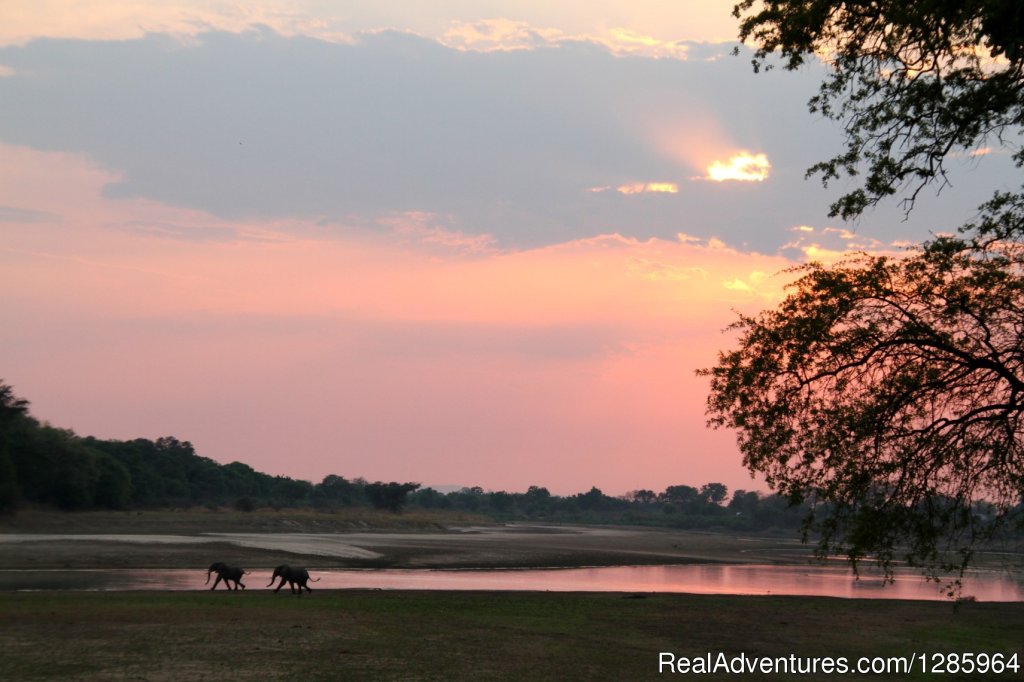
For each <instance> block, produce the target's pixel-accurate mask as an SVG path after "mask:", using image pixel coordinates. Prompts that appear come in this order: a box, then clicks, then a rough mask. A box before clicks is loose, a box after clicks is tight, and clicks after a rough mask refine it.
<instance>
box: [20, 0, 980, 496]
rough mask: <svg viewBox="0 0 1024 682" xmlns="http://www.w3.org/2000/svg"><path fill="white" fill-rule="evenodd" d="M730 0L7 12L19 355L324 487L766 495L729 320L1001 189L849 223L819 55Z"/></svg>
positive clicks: (76, 392)
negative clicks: (756, 30) (743, 449)
mask: <svg viewBox="0 0 1024 682" xmlns="http://www.w3.org/2000/svg"><path fill="white" fill-rule="evenodd" d="M732 4H733V3H732V2H731V0H730V1H729V2H721V1H719V0H707V1H705V2H684V3H674V4H670V5H666V4H665V3H661V2H655V1H654V0H637V2H633V3H629V4H628V5H627V4H621V3H619V4H615V3H606V4H603V5H602V6H601V7H600V8H597V9H595V6H594V4H593V3H590V2H582V1H579V2H577V1H576V0H572V1H570V2H564V3H554V4H552V3H549V2H544V3H542V2H532V1H530V2H522V1H520V0H473V1H472V2H471V1H469V0H465V1H463V0H450V1H446V2H437V3H419V4H414V5H413V4H410V3H406V2H399V1H398V0H373V2H370V1H366V2H363V1H362V0H353V1H352V2H346V3H334V2H326V0H301V1H299V2H289V3H279V2H273V1H266V2H253V3H246V4H245V6H244V7H243V6H241V5H230V4H224V3H214V2H204V1H201V0H179V1H177V2H163V1H161V2H156V1H148V0H136V1H135V2H129V3H125V2H110V1H107V0H88V1H87V2H70V0H46V1H45V2H38V3H22V5H20V6H19V7H17V8H13V9H8V10H5V12H4V13H3V14H4V21H0V100H3V101H5V102H7V103H10V108H9V110H8V111H7V112H5V114H9V115H5V116H4V117H2V118H0V291H3V292H4V294H3V295H2V296H0V319H3V320H4V324H3V326H2V327H0V357H3V359H4V363H3V368H2V370H0V378H2V379H4V380H5V381H6V382H7V383H9V384H11V385H12V386H14V389H15V391H16V393H17V394H18V395H20V396H23V397H25V398H27V399H29V400H30V401H31V402H32V405H33V413H34V414H35V415H36V416H37V417H38V418H40V419H42V420H47V421H49V422H51V423H52V424H54V425H56V426H61V427H67V428H71V429H74V430H75V431H76V432H77V433H79V434H82V435H95V436H97V437H100V438H115V439H130V438H135V437H145V438H157V437H160V436H167V435H170V436H174V437H177V438H179V439H183V440H188V441H191V442H192V443H193V444H194V445H195V447H196V449H197V450H198V452H199V453H200V454H202V455H204V456H208V457H211V458H213V459H215V460H218V461H221V462H230V461H233V460H240V461H243V462H245V463H247V464H249V465H251V466H253V467H254V468H256V469H258V470H261V471H265V472H268V473H271V474H282V475H288V476H292V477H298V478H305V479H308V480H313V481H319V480H320V479H322V478H323V477H324V476H325V475H327V474H332V473H333V474H340V475H343V476H346V477H350V478H351V477H356V476H363V477H365V478H367V479H371V480H378V479H382V480H400V481H418V482H421V483H423V484H425V485H467V486H472V485H478V486H481V487H483V488H485V489H492V490H499V489H506V490H512V491H515V490H519V491H521V490H525V489H526V488H527V487H528V486H530V485H542V486H547V487H548V488H550V489H551V490H552V491H554V492H556V493H560V494H571V493H575V492H580V491H585V490H588V489H589V488H590V487H591V486H597V487H599V488H601V489H602V490H603V491H604V492H606V493H608V494H613V495H617V494H622V493H625V492H627V491H630V490H634V489H639V488H649V489H653V490H656V491H660V490H663V489H664V488H665V487H667V486H669V485H676V484H689V485H697V486H699V485H701V484H703V483H706V482H710V481H718V482H722V483H725V484H726V485H727V486H729V488H730V489H732V490H735V489H738V488H745V489H751V488H755V489H761V488H762V485H761V484H760V483H759V482H757V481H752V480H751V479H750V477H749V475H748V474H747V472H746V471H745V470H744V468H743V467H742V465H741V462H740V457H739V454H738V451H737V449H736V446H735V443H734V439H733V435H732V434H730V433H728V432H712V431H710V430H708V429H707V428H706V427H705V424H704V400H705V396H706V389H707V386H706V382H705V381H704V380H702V379H699V378H697V377H696V376H695V375H694V371H695V370H696V369H698V368H702V367H707V366H709V365H712V364H713V363H714V362H715V359H716V353H717V351H718V350H719V349H724V348H727V347H728V346H729V344H730V343H731V337H730V336H729V335H728V334H725V333H723V330H724V329H725V327H726V326H727V325H729V324H730V323H731V322H732V321H733V320H734V319H735V317H736V313H737V312H742V313H746V314H753V313H755V312H757V311H758V310H761V309H763V308H765V307H768V306H771V305H773V304H775V303H776V302H778V301H779V300H780V299H781V296H782V292H783V287H784V285H785V282H786V278H787V276H789V275H787V274H784V273H783V271H784V270H786V269H787V268H789V267H791V266H793V265H794V264H797V263H799V262H802V261H805V260H807V259H808V258H816V259H830V258H835V257H838V255H839V254H840V253H842V252H843V251H846V250H849V249H869V250H877V249H880V248H891V244H892V243H893V242H894V241H895V240H897V239H911V240H913V239H914V238H916V237H918V236H921V235H924V234H927V231H928V230H933V229H940V228H942V227H946V226H945V225H943V224H942V223H941V222H937V221H935V220H934V218H935V216H940V217H942V218H943V219H945V217H946V216H952V215H956V214H957V211H958V210H960V209H961V208H962V207H963V206H964V205H966V206H974V205H976V203H977V202H974V201H973V200H966V201H965V200H962V199H961V195H960V194H958V193H955V192H946V193H945V194H944V196H943V198H942V199H943V201H945V202H946V203H945V204H937V205H938V206H939V208H937V209H936V211H935V212H933V213H931V214H927V213H925V217H926V220H925V221H924V222H923V223H918V224H917V225H916V226H915V224H914V223H913V221H910V222H906V223H904V222H902V221H899V220H897V221H896V222H887V221H888V217H887V216H888V214H885V213H884V212H880V213H879V214H876V215H875V216H873V217H869V218H867V219H866V220H864V221H863V223H862V224H860V225H858V226H855V227H854V228H852V229H847V228H849V226H845V227H844V226H836V225H833V224H832V223H830V222H828V221H827V219H826V218H825V217H824V216H825V214H826V212H827V205H828V202H829V200H830V198H831V197H830V196H829V195H827V194H825V193H823V192H821V190H820V189H819V188H818V185H817V183H815V182H810V183H808V182H805V180H804V177H803V174H804V170H805V169H806V167H807V166H808V165H809V164H810V163H813V162H814V161H818V160H820V159H822V158H824V157H826V156H827V155H828V154H829V153H831V152H833V151H835V150H834V149H833V148H829V145H831V144H833V143H834V142H835V141H836V139H837V137H836V132H835V131H834V130H833V129H832V128H830V127H829V126H827V125H824V124H822V122H821V121H820V120H819V121H812V120H810V119H808V118H807V117H806V111H805V105H804V100H805V99H806V95H807V94H809V93H812V92H813V91H814V87H815V85H816V83H817V78H818V75H820V74H818V73H817V72H814V71H813V70H812V71H811V73H809V74H808V75H806V76H800V77H798V76H796V75H792V74H788V75H786V77H785V78H780V77H777V78H776V79H775V80H767V79H766V77H765V76H756V77H755V76H754V75H753V74H751V73H750V69H749V62H748V61H747V60H746V58H743V57H741V58H732V57H727V56H726V55H727V54H728V52H729V50H730V49H731V46H729V45H723V44H722V42H721V41H723V40H727V39H730V38H731V37H732V36H734V35H735V32H736V29H735V20H734V19H733V18H732V17H731V16H730V10H731V6H732ZM257 25H259V26H257ZM40 37H49V38H58V39H60V40H48V41H40V40H36V39H37V38H40ZM69 38H70V39H74V40H65V39H69ZM727 59H733V61H726V60H727ZM776 75H777V74H776ZM801 78H802V80H801ZM969 162H970V163H971V164H972V167H971V170H972V173H971V175H970V178H971V179H970V180H969V181H968V182H966V183H961V184H960V185H959V186H958V192H959V191H961V190H963V189H964V188H965V187H966V188H967V189H970V183H971V182H976V183H977V185H978V186H980V187H983V188H987V187H989V186H992V183H991V181H990V178H991V176H986V175H985V173H984V172H981V171H978V170H977V169H976V168H975V166H979V165H980V164H981V163H983V161H982V160H979V159H970V160H969ZM984 162H986V163H987V160H986V161H984ZM996 170H998V168H996ZM986 191H987V189H986ZM951 206H953V207H955V208H956V209H957V210H951V208H950V207H951ZM929 216H930V218H929ZM929 219H930V220H931V222H929ZM890 224H896V225H898V226H899V227H898V229H897V230H890V229H889V225H890ZM922 224H923V225H924V227H923V228H922V227H921V225H922ZM955 224H956V223H954V224H953V226H955ZM915 230H916V232H915ZM688 235H696V236H688Z"/></svg>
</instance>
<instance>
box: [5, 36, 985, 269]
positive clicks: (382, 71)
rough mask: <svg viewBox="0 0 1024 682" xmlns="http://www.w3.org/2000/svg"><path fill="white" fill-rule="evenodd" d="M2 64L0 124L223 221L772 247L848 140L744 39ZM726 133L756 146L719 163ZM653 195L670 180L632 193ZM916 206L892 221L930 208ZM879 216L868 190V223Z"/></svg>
mask: <svg viewBox="0 0 1024 682" xmlns="http://www.w3.org/2000/svg"><path fill="white" fill-rule="evenodd" d="M446 25H449V26H450V24H446ZM517 26H518V24H514V23H513V25H512V27H511V28H509V29H508V30H509V31H511V33H512V35H518V33H517V32H516V31H518V30H519V29H518V28H517ZM498 28H500V27H498ZM480 30H482V29H480ZM494 30H495V31H497V32H498V34H499V35H498V36H497V37H496V38H495V39H496V40H497V38H500V37H501V35H504V34H501V32H500V31H498V29H497V28H495V29H494ZM523 30H527V29H523ZM529 30H533V29H529ZM631 30H634V31H636V33H637V34H641V35H647V34H648V32H646V31H640V30H639V29H638V28H635V29H631ZM565 33H566V34H569V32H568V31H565ZM659 39H661V38H659ZM499 42H500V41H499ZM0 63H3V64H5V65H9V66H10V68H11V69H13V71H14V74H13V75H12V76H10V77H5V78H0V99H2V101H4V102H10V103H12V105H11V106H10V107H8V108H7V109H6V110H5V115H4V116H3V117H2V118H0V141H3V142H5V143H6V144H7V145H8V146H18V147H27V148H33V149H37V150H44V151H53V152H59V153H68V154H72V155H78V157H79V158H87V159H89V160H91V161H92V162H94V164H95V166H96V167H97V168H100V169H103V171H104V173H106V175H107V176H108V180H107V185H106V187H105V190H104V191H105V193H106V195H107V196H108V197H110V198H114V199H117V200H118V201H121V202H125V203H130V202H133V201H155V202H158V203H160V204H164V205H170V206H177V207H183V208H189V209H192V210H196V211H201V212H203V213H205V214H207V215H212V216H215V217H216V218H218V219H222V220H226V221H237V220H249V221H253V222H260V223H265V222H267V221H279V222H281V223H282V224H283V223H292V224H295V225H303V226H304V225H308V224H318V225H321V226H322V231H324V232H329V231H331V230H339V231H344V229H347V228H349V227H362V228H365V229H381V230H390V227H389V226H388V220H389V219H390V217H392V216H396V215H412V214H424V215H432V216H441V217H443V218H442V219H441V221H440V222H439V223H437V224H435V225H433V226H432V227H431V230H433V231H432V232H431V233H430V234H431V235H432V236H430V237H429V238H430V239H433V240H434V241H435V242H437V243H438V244H440V243H441V242H448V243H454V242H457V241H462V242H464V244H466V245H468V244H469V243H470V242H474V240H475V245H474V246H473V247H472V248H480V247H481V246H486V245H490V246H493V247H496V248H501V249H508V248H532V247H537V246H543V245H547V244H557V243H560V242H565V241H571V240H576V239H581V238H585V237H587V236H591V235H594V234H602V233H613V232H621V233H624V234H628V235H629V236H632V237H636V238H640V239H647V238H652V237H654V238H662V239H672V238H674V236H675V235H676V234H677V233H678V232H680V231H682V232H686V233H689V234H694V235H697V236H700V237H702V238H707V237H710V236H712V235H715V236H717V237H718V238H720V239H722V240H724V241H726V242H728V243H729V244H731V245H734V246H738V247H741V248H745V249H756V250H761V251H766V252H771V251H773V250H775V249H777V248H779V247H780V246H782V245H783V244H785V243H786V242H787V241H788V235H787V233H786V230H788V228H789V227H790V226H792V225H795V224H803V223H808V222H811V221H813V220H815V216H817V217H818V218H820V217H823V216H824V215H826V213H827V210H828V204H829V202H830V200H831V199H832V198H833V197H834V194H835V193H834V192H833V193H829V192H824V191H822V190H820V189H819V188H818V187H817V186H815V185H814V184H813V183H807V182H806V181H805V180H804V171H805V169H806V168H807V166H809V165H810V164H812V163H813V162H815V161H817V160H819V159H820V157H821V154H820V153H819V151H818V150H821V149H828V148H829V145H830V144H835V143H837V139H838V138H837V133H836V131H835V130H834V129H831V128H829V126H828V125H827V124H824V123H820V122H819V123H817V124H815V123H814V122H810V123H809V122H808V121H807V120H806V113H805V111H804V104H803V103H804V101H806V98H807V96H809V94H811V93H813V91H814V85H815V83H816V77H817V75H816V73H815V72H814V68H815V67H814V65H811V66H810V67H809V68H808V70H807V71H806V72H801V73H798V74H786V75H781V74H772V75H771V76H765V75H762V76H755V75H754V74H752V73H750V70H749V64H748V63H747V62H746V61H745V60H744V59H742V58H737V59H732V58H730V59H723V60H718V61H710V62H708V61H696V60H678V59H655V58H648V57H642V56H632V57H629V58H621V57H618V56H616V55H615V54H614V53H613V52H612V51H611V49H610V48H609V47H606V46H602V45H598V44H595V43H592V42H581V41H571V40H566V41H558V42H557V44H553V45H545V46H544V48H543V49H533V50H512V51H490V52H487V51H479V50H456V49H452V48H450V47H445V46H444V45H441V44H439V43H438V42H437V41H435V40H429V39H426V38H423V37H419V36H416V35H412V34H409V33H402V32H394V31H385V32H379V33H370V34H360V36H359V37H358V38H357V39H355V40H353V41H352V42H349V43H339V42H327V41H323V40H317V39H312V38H309V37H305V36H301V35H295V36H289V35H285V34H282V33H279V32H277V31H274V30H271V29H269V28H266V27H263V28H261V29H259V30H252V31H246V32H243V33H229V32H213V31H207V32H197V33H195V34H194V35H193V36H192V37H191V38H190V39H189V40H187V41H182V40H180V39H179V38H178V37H177V36H175V35H172V34H147V35H145V36H144V37H141V38H137V39H131V40H117V41H113V40H111V41H73V40H68V41H61V40H47V41H34V42H29V43H27V44H25V45H24V46H20V47H7V48H0ZM595 73H600V74H601V77H600V78H595V77H594V74H595ZM738 149H751V150H757V153H756V154H754V153H751V157H752V160H750V161H749V162H734V163H730V162H729V158H730V157H731V156H736V151H735V150H738ZM760 154H763V155H764V157H765V162H767V159H769V158H770V159H771V167H770V173H771V182H739V181H731V182H724V181H723V182H687V181H686V179H687V178H692V177H694V175H695V174H701V175H702V176H703V175H705V174H706V172H707V167H708V166H709V165H710V164H711V163H712V161H715V160H718V161H719V162H720V165H721V166H722V168H723V169H724V177H734V178H740V177H750V178H758V177H763V176H764V174H765V173H766V172H767V167H766V165H765V164H760V162H759V156H758V155H760ZM640 183H643V185H644V191H643V192H642V193H641V192H635V193H634V194H626V193H620V192H619V191H604V192H588V191H584V190H585V189H586V188H604V187H607V188H613V189H617V188H620V187H621V188H624V191H626V192H628V191H633V190H631V189H630V188H632V187H634V186H635V185H639V184H640ZM670 186H674V187H675V189H676V192H674V193H672V192H660V193H659V192H657V191H656V190H657V189H659V188H663V189H668V188H669V187H670ZM958 190H959V186H958ZM655 195H658V196H661V197H663V198H666V199H667V198H669V197H671V201H639V200H637V198H638V196H643V197H653V196H655ZM962 196H966V194H964V195H960V194H959V193H958V195H957V200H958V201H961V202H962V201H964V199H963V198H962ZM943 199H944V200H945V198H943ZM978 203H980V202H978ZM915 214H916V215H925V217H924V218H923V219H922V220H920V221H919V222H914V221H915V220H916V215H915V218H913V219H912V221H911V222H908V223H902V222H901V223H900V229H901V232H902V234H901V236H903V237H913V236H915V235H917V234H922V235H927V233H928V230H929V229H932V228H933V227H935V225H936V222H935V221H934V218H935V214H932V215H931V216H930V217H929V216H927V215H926V214H924V213H923V212H922V213H918V212H915ZM944 214H945V215H947V216H948V215H950V214H951V212H950V211H948V210H947V211H944ZM899 218H900V219H902V216H899ZM939 225H940V226H944V225H943V224H942V223H939ZM888 227H889V222H888V218H887V215H886V214H885V213H884V211H879V212H878V213H876V214H873V215H872V216H870V217H868V218H866V219H865V220H864V221H863V223H862V224H861V225H860V226H859V228H858V229H859V231H860V233H862V234H868V235H872V234H874V235H876V236H877V235H879V234H882V233H883V231H884V230H885V229H887V228H888ZM954 227H955V224H954V225H948V228H950V229H952V228H954ZM302 229H305V228H304V227H303V228H302ZM422 236H423V237H424V238H426V237H427V234H426V233H424V234H423V235H422ZM442 248H444V247H442Z"/></svg>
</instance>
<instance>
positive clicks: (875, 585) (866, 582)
mask: <svg viewBox="0 0 1024 682" xmlns="http://www.w3.org/2000/svg"><path fill="white" fill-rule="evenodd" d="M311 574H312V576H313V578H314V579H319V581H318V582H314V583H312V584H311V587H312V588H313V589H314V590H318V589H385V590H392V589H411V590H502V591H504V590H531V591H553V592H574V591H588V592H625V593H643V592H679V593H696V594H737V595H769V594H771V595H806V596H822V597H841V598H854V599H856V598H868V599H929V600H941V599H947V598H948V597H947V596H946V594H945V592H944V590H943V589H942V588H941V586H939V585H937V584H935V583H933V582H927V581H925V580H924V579H923V578H922V577H921V576H920V574H918V573H914V572H909V571H898V572H897V573H896V575H895V580H894V581H893V582H891V583H888V582H886V581H885V580H884V579H883V578H882V577H881V576H880V575H879V574H877V573H874V572H868V573H864V574H862V575H861V577H860V578H859V579H857V578H856V577H854V576H853V574H852V573H851V571H850V570H849V568H847V567H845V566H843V567H840V566H822V565H803V566H778V565H721V564H716V565H708V564H701V565H671V566H611V567H598V568H565V569H516V570H425V569H372V570H313V571H311ZM269 579H270V572H269V571H267V570H263V571H259V570H257V571H255V572H253V573H252V574H251V575H247V576H246V577H245V579H244V582H246V583H247V587H248V589H249V590H252V589H254V588H255V589H258V590H259V589H265V588H266V586H267V582H268V581H269ZM205 580H206V572H205V571H197V570H194V569H193V570H189V569H163V570H125V569H121V570H118V569H103V570H86V569H79V570H36V571H24V570H19V571H0V589H3V590H100V591H104V590H107V591H123V590H202V589H206V585H205ZM218 589H223V588H218ZM287 590H288V587H287V586H285V588H284V590H282V592H284V591H287ZM962 594H963V595H964V596H968V595H969V596H971V597H974V598H975V599H977V600H978V601H1015V602H1019V601H1024V584H1022V581H1021V577H1020V576H1016V577H1015V576H1013V575H1011V574H1008V573H1006V572H1000V571H991V572H986V571H973V572H971V573H969V574H968V576H967V577H966V578H965V580H964V587H963V591H962Z"/></svg>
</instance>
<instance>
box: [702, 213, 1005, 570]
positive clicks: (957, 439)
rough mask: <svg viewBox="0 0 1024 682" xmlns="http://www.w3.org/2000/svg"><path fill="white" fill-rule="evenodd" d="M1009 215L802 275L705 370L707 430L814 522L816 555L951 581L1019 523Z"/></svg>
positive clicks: (744, 320)
mask: <svg viewBox="0 0 1024 682" xmlns="http://www.w3.org/2000/svg"><path fill="white" fill-rule="evenodd" d="M1005 208H1006V206H1005V204H1003V203H1002V202H999V201H994V202H992V203H990V204H989V205H988V207H987V212H986V213H985V216H984V219H983V220H982V221H981V222H980V223H979V224H977V225H973V226H970V227H969V228H968V229H967V230H966V231H965V233H969V234H973V235H974V236H973V237H970V238H966V237H960V238H953V237H944V238H938V239H935V240H933V241H931V242H929V243H927V244H925V245H924V246H923V247H922V248H920V249H919V250H918V251H916V252H915V253H914V254H913V255H911V256H908V257H905V258H886V257H872V256H868V255H861V256H855V257H852V258H851V259H849V260H847V261H845V262H842V263H840V264H837V265H835V266H831V267H826V266H823V265H819V264H814V263H812V264H809V265H805V266H803V267H800V268H798V269H797V271H798V272H799V274H800V277H799V278H798V279H797V280H796V282H795V283H793V284H792V285H791V293H790V294H789V296H788V297H787V298H786V299H785V300H784V301H783V303H782V304H781V305H780V306H779V307H778V308H776V309H774V310H769V311H766V312H763V313H761V314H760V315H758V316H756V317H741V319H740V320H739V321H738V322H737V323H736V324H735V325H734V327H735V328H736V329H737V330H738V331H739V332H740V340H739V344H738V347H737V348H736V349H735V350H732V351H729V352H725V353H721V354H720V355H719V362H718V365H717V366H716V367H714V368H711V369H706V370H702V372H701V373H703V374H705V375H707V376H710V377H711V393H710V396H709V398H708V412H709V417H710V423H711V424H712V425H714V426H716V427H720V426H725V427H730V428H733V429H735V430H736V431H737V433H738V440H739V445H740V450H741V451H742V453H743V457H744V462H745V464H746V465H747V466H748V467H749V468H750V469H751V470H752V471H757V472H761V473H763V474H764V475H765V477H766V479H767V482H768V483H769V485H771V486H772V487H773V488H774V489H777V490H779V491H780V492H781V493H783V494H784V495H786V496H788V497H789V498H790V499H791V500H796V501H800V500H804V499H809V500H811V501H812V502H814V503H815V504H818V505H821V504H824V505H825V506H824V507H819V513H818V514H817V515H816V517H815V516H812V517H811V518H810V519H809V526H808V528H809V529H811V530H814V531H816V532H818V533H820V544H819V549H820V551H821V552H822V553H826V554H827V553H832V552H836V551H842V552H845V553H847V554H849V556H850V557H852V558H854V559H858V558H861V557H865V556H868V555H873V556H876V557H878V558H879V559H881V560H882V562H883V564H885V565H886V566H889V565H891V562H893V561H894V560H897V559H906V560H909V561H910V562H912V563H917V564H922V565H925V566H928V567H929V568H931V569H933V570H934V571H935V572H939V571H946V570H953V569H961V570H962V569H963V568H964V567H966V565H967V563H968V562H969V561H970V559H971V555H972V551H973V548H974V547H975V546H976V544H977V542H978V541H979V540H983V539H987V538H990V537H992V536H993V534H994V533H996V532H997V531H998V530H999V529H1000V528H1003V527H1005V526H1007V525H1008V523H1011V522H1012V523H1019V522H1020V519H1021V511H1022V510H1021V502H1022V499H1024V443H1022V438H1024V423H1022V419H1021V414H1022V411H1024V344H1022V340H1024V245H1022V244H1021V242H1020V241H1017V240H1015V239H1011V238H1008V237H1010V236H1012V235H1014V234H1017V232H1016V231H1017V230H1019V229H1020V226H1019V225H1016V224H1013V225H1008V224H1007V223H1006V222H1005V220H1006V219H1010V220H1011V221H1012V220H1013V219H1014V216H1015V214H1014V212H1013V211H1010V212H1005V211H1004V210H1003V209H1005ZM1007 228H1010V229H1007ZM983 503H984V504H983ZM988 503H991V506H989V505H988ZM982 507H984V510H985V511H984V513H980V511H979V510H980V509H981V508H982Z"/></svg>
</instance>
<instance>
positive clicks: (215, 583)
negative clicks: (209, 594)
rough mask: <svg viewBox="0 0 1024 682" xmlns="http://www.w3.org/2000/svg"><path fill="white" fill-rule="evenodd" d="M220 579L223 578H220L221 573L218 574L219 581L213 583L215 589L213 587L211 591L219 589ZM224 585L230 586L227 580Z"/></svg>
mask: <svg viewBox="0 0 1024 682" xmlns="http://www.w3.org/2000/svg"><path fill="white" fill-rule="evenodd" d="M220 578H221V576H220V573H218V574H217V579H216V580H214V581H213V587H211V588H210V589H211V590H215V589H217V585H219V584H220ZM224 584H225V585H227V584H228V581H226V580H225V581H224Z"/></svg>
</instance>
